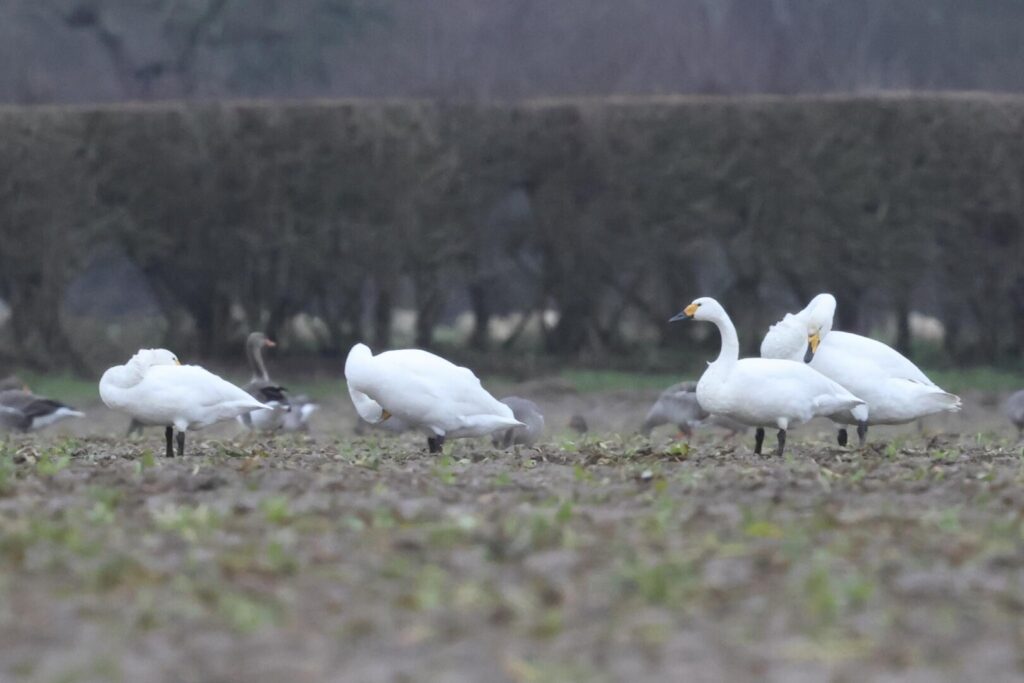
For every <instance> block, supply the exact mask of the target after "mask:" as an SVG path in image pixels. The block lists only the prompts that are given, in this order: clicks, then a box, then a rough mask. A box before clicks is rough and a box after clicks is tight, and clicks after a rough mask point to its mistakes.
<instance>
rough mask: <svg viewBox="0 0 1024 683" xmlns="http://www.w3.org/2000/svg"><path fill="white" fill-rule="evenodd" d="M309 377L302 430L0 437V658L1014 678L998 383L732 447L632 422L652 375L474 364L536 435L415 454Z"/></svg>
mask: <svg viewBox="0 0 1024 683" xmlns="http://www.w3.org/2000/svg"><path fill="white" fill-rule="evenodd" d="M337 388H338V392H337V394H335V395H334V396H333V397H330V396H327V397H325V398H330V400H329V401H328V402H327V403H326V405H325V407H324V410H323V412H322V413H320V414H318V415H317V416H316V421H315V424H314V431H313V434H312V436H310V437H303V436H300V437H292V436H289V437H279V438H276V439H275V438H269V439H268V438H252V437H247V436H240V434H241V432H240V431H239V430H238V429H236V428H235V427H234V426H233V425H232V426H226V427H222V428H219V429H218V430H215V431H211V432H209V433H207V434H204V435H202V436H200V437H198V438H193V439H192V440H191V442H190V448H192V449H193V450H192V451H191V453H192V455H190V456H187V457H186V458H184V459H174V460H165V459H163V458H161V457H153V453H156V454H159V453H160V452H161V451H162V448H163V436H162V434H161V433H160V432H159V430H149V431H148V432H147V434H146V436H145V437H143V438H141V439H135V440H128V439H123V438H115V437H111V436H110V434H113V433H119V432H120V430H121V429H123V427H124V426H125V423H126V420H125V419H124V418H122V417H120V416H116V415H112V414H108V413H105V412H104V411H102V410H100V409H98V408H97V407H96V406H95V405H87V404H86V403H84V402H82V407H84V408H86V409H88V410H90V414H91V418H90V421H88V422H76V423H72V424H71V425H70V426H69V427H68V430H69V431H70V432H71V433H73V434H76V435H77V436H75V437H73V438H68V437H66V436H62V435H61V434H60V430H59V429H58V430H56V431H55V433H52V434H51V433H47V434H43V435H41V436H28V437H13V438H11V439H10V440H9V441H6V442H0V645H2V646H0V680H3V681H8V680H12V681H21V680H25V681H47V682H49V681H54V682H57V681H61V682H72V681H83V682H84V681H118V680H120V681H157V682H163V681H167V682H172V681H173V682H175V683H178V682H188V681H197V682H198V681H243V680H244V681H247V682H251V683H258V682H261V681H267V682H271V681H282V680H289V681H294V682H296V683H298V682H302V681H310V682H313V681H363V682H371V683H372V682H377V681H380V682H392V681H416V682H417V683H418V682H421V681H445V682H449V681H450V682H457V681H465V682H466V683H478V682H485V683H486V682H489V681H498V682H500V681H511V682H523V683H533V682H541V681H551V682H556V681H557V682H565V681H597V682H600V681H620V680H631V681H662V680H687V681H723V680H759V681H762V680H768V681H842V680H848V681H869V680H901V681H903V680H910V681H942V680H950V681H954V680H1000V681H1003V680H1024V661H1022V658H1021V655H1020V652H1021V651H1022V646H1024V517H1022V510H1024V486H1022V485H1024V452H1022V449H1021V446H1020V445H1019V444H1017V443H1016V440H1015V434H1012V430H1011V429H1010V428H1009V427H1008V426H1007V425H1006V424H1005V423H1004V422H1003V420H1002V418H1001V417H1000V416H999V414H998V412H997V409H998V400H999V398H1000V397H999V396H998V395H995V394H991V393H984V392H965V395H964V398H965V405H966V408H965V411H964V413H963V414H962V415H960V416H953V417H950V418H948V419H938V418H932V419H931V420H929V421H928V422H927V424H926V425H925V427H924V433H919V432H918V429H917V427H916V426H912V427H909V428H901V429H878V430H873V433H872V443H871V445H870V447H869V448H868V449H866V450H865V451H860V450H857V449H840V448H838V447H836V446H834V442H833V440H832V438H833V434H832V428H831V426H830V425H828V424H827V423H824V422H822V423H820V424H818V423H815V424H812V425H809V426H807V427H805V428H802V429H800V430H795V431H793V432H792V436H791V444H792V450H791V451H790V452H789V454H788V455H787V456H786V457H785V458H775V457H767V458H758V457H754V456H753V455H752V453H751V441H752V436H751V435H750V434H748V435H746V436H741V437H738V438H737V439H734V440H727V439H724V438H723V437H722V436H721V435H718V434H713V433H712V434H704V435H702V436H701V437H700V438H699V439H698V442H697V443H696V444H695V445H693V446H690V445H688V444H684V443H679V442H675V441H673V440H671V438H670V437H671V434H672V430H670V429H668V428H665V429H664V430H662V431H660V432H657V433H656V434H655V436H654V438H653V439H651V440H648V439H645V438H642V437H639V436H634V435H632V434H633V432H634V430H635V427H636V425H637V424H639V421H640V420H641V419H642V417H643V413H644V411H645V410H646V407H647V406H648V405H649V402H650V401H651V400H653V398H654V397H655V396H656V395H657V390H656V389H653V388H646V389H638V390H634V391H627V390H621V389H614V390H604V391H593V392H582V393H581V392H577V391H574V390H573V389H572V388H571V387H566V386H564V384H562V383H560V382H557V381H548V382H541V383H531V384H529V385H519V386H508V387H502V389H506V388H507V389H508V390H509V393H512V392H515V393H519V394H521V395H527V396H532V397H533V398H535V399H536V400H538V402H539V403H540V404H541V406H542V407H543V408H544V409H545V410H546V412H547V414H548V422H549V425H551V427H552V429H551V431H550V433H549V435H548V438H547V439H546V443H545V444H544V445H543V446H541V447H539V448H536V449H524V450H520V451H517V452H511V451H510V452H499V451H495V450H492V449H491V448H490V447H489V445H488V444H486V443H485V442H482V441H481V442H472V441H461V442H456V443H453V444H451V445H450V446H449V447H448V448H447V449H446V453H445V454H444V456H442V457H435V456H428V455H427V454H426V453H425V449H424V444H422V443H421V441H422V439H421V437H420V436H419V435H406V436H403V437H399V438H394V437H389V436H384V435H376V434H371V435H369V436H367V437H360V438H354V437H352V436H351V435H350V433H351V427H352V424H353V422H354V415H353V414H352V411H351V407H350V405H349V403H348V401H347V397H345V396H344V394H343V391H344V389H343V386H342V385H341V384H340V383H339V384H338V385H337ZM497 393H499V394H501V393H503V392H502V391H498V392H497ZM577 413H579V414H583V415H584V416H585V417H586V418H587V419H588V421H589V422H590V423H591V425H592V433H591V434H590V435H587V436H585V437H580V436H576V435H573V434H571V433H570V432H568V430H567V429H565V425H566V424H567V422H568V419H569V416H571V415H573V414H577ZM770 441H772V440H771V439H770Z"/></svg>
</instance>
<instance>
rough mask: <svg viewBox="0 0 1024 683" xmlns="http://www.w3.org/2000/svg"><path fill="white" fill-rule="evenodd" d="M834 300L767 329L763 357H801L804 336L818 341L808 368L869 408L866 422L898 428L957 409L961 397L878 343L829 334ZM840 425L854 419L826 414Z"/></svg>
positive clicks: (815, 302) (825, 297)
mask: <svg viewBox="0 0 1024 683" xmlns="http://www.w3.org/2000/svg"><path fill="white" fill-rule="evenodd" d="M835 308H836V300H835V297H833V296H832V295H831V294H819V295H818V296H816V297H814V299H812V300H811V303H810V304H808V305H807V307H806V308H804V309H803V310H802V311H800V312H799V313H796V314H789V313H787V314H786V316H785V317H784V318H783V319H782V320H781V321H779V322H778V323H776V324H775V325H772V327H771V328H770V329H769V330H768V334H766V335H765V338H764V341H762V343H761V355H762V356H764V357H767V358H788V359H794V360H796V359H801V358H803V356H804V353H805V352H806V349H807V343H808V336H809V335H810V334H813V333H817V334H818V335H819V337H820V339H821V341H820V343H819V345H818V349H817V351H816V352H815V354H814V357H813V359H812V360H811V362H810V366H811V367H812V368H814V369H815V370H817V371H819V372H820V373H822V374H823V375H825V376H827V377H829V378H830V379H832V380H835V381H836V382H838V383H839V384H841V385H843V386H844V387H846V388H847V389H849V390H850V391H851V392H853V393H854V394H856V395H857V396H858V397H860V398H862V399H864V400H865V401H866V402H867V404H868V411H869V417H868V419H867V420H866V422H867V423H868V424H902V423H904V422H910V421H912V420H916V419H918V418H920V417H924V416H925V415H931V414H933V413H937V412H941V411H952V412H955V411H958V410H960V399H959V398H958V397H957V396H955V395H953V394H950V393H947V392H945V391H943V390H942V389H940V388H939V387H937V386H936V385H935V383H934V382H932V381H931V380H930V379H928V377H927V376H926V375H925V374H924V373H923V372H922V371H921V369H920V368H918V367H917V366H916V365H914V363H912V362H911V361H910V360H909V359H907V358H906V357H905V356H903V354H901V353H899V352H898V351H896V350H895V349H893V348H890V347H889V346H886V345H885V344H883V343H882V342H880V341H876V340H874V339H870V338H868V337H862V336H860V335H857V334H852V333H849V332H837V331H832V320H833V316H834V315H835ZM830 417H831V418H832V419H833V420H834V421H836V422H839V423H843V424H854V423H856V422H857V421H858V420H857V419H856V417H855V416H854V415H851V414H849V413H839V414H836V415H832V416H830Z"/></svg>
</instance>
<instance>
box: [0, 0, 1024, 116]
mask: <svg viewBox="0 0 1024 683" xmlns="http://www.w3.org/2000/svg"><path fill="white" fill-rule="evenodd" d="M0 57H2V59H0V102H11V103H68V102H115V101H122V100H133V101H137V100H154V99H220V98H228V97H243V98H244V97H260V98H273V97H428V98H435V99H452V98H456V99H460V100H491V99H507V98H524V97H543V96H565V95H613V94H632V95H636V94H661V93H722V94H740V93H769V92H770V93H820V92H864V91H878V90H907V89H912V90H987V91H993V90H996V91H1012V92H1021V91H1024V69H1021V64H1022V62H1024V3H1021V2H1020V1H1019V0H970V1H965V0H899V2H893V0H831V1H824V0H554V1H553V0H145V2H142V1H140V0H5V1H4V2H3V3H0Z"/></svg>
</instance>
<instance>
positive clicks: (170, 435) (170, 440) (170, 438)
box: [164, 427, 174, 458]
mask: <svg viewBox="0 0 1024 683" xmlns="http://www.w3.org/2000/svg"><path fill="white" fill-rule="evenodd" d="M164 434H165V435H166V436H167V457H168V458H173V457H174V427H168V428H167V429H166V430H164Z"/></svg>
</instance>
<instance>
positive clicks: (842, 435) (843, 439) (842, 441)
mask: <svg viewBox="0 0 1024 683" xmlns="http://www.w3.org/2000/svg"><path fill="white" fill-rule="evenodd" d="M836 441H838V442H839V445H840V446H843V447H845V446H846V444H847V443H848V442H849V437H848V436H847V434H846V429H845V428H843V429H840V430H839V434H838V435H837V436H836Z"/></svg>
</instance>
